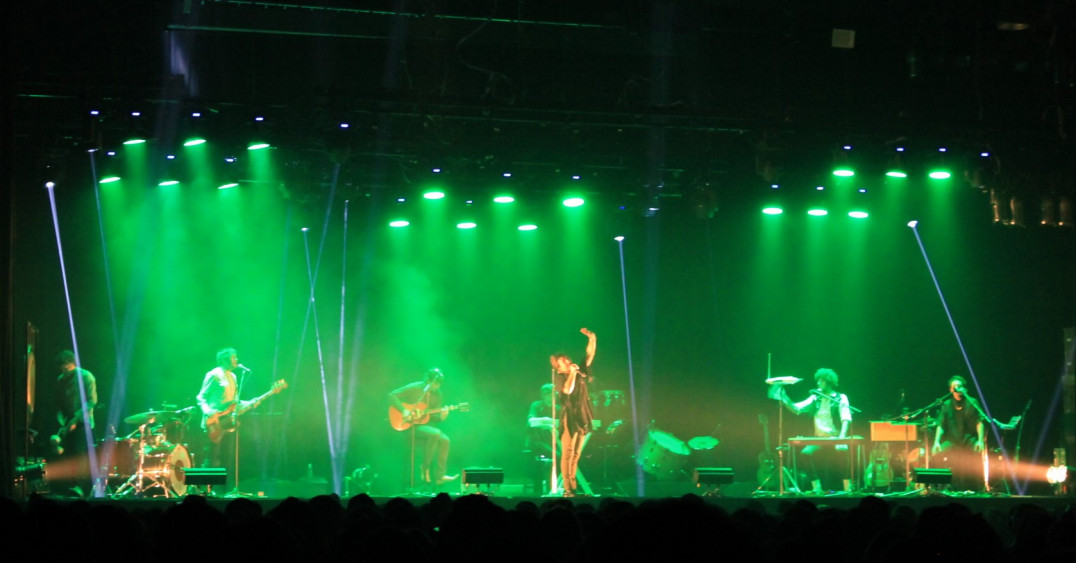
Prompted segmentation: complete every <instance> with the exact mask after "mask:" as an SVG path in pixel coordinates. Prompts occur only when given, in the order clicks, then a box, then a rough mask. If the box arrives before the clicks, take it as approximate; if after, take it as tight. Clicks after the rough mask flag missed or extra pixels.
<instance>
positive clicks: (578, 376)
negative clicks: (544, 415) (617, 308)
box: [549, 327, 598, 497]
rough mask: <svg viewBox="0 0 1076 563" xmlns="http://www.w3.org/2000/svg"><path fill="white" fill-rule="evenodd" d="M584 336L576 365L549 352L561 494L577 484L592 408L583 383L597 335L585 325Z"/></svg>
mask: <svg viewBox="0 0 1076 563" xmlns="http://www.w3.org/2000/svg"><path fill="white" fill-rule="evenodd" d="M579 332H581V333H583V334H584V335H585V336H586V337H587V349H586V354H585V357H586V359H585V360H584V362H583V365H582V366H580V365H578V364H576V363H574V362H572V360H571V358H569V357H568V355H567V354H561V353H557V354H553V355H551V356H549V363H550V364H551V365H552V366H553V372H554V373H553V379H554V381H553V387H554V389H555V390H556V392H557V405H558V406H559V408H560V413H559V414H560V416H559V417H558V418H559V423H560V428H561V431H560V432H561V434H560V450H561V457H560V473H561V479H562V480H563V482H564V496H566V497H573V496H575V494H576V490H577V489H578V487H579V483H578V481H577V480H576V471H577V470H578V468H579V458H581V457H582V456H583V446H584V445H586V439H587V436H588V435H589V434H590V432H591V430H593V426H592V421H593V419H594V412H593V411H592V410H591V405H590V394H589V393H588V391H587V383H588V381H589V380H590V378H591V373H590V365H591V363H593V362H594V354H595V352H597V350H598V336H597V335H596V334H594V332H593V331H591V330H589V329H587V328H585V327H584V328H581V329H579Z"/></svg>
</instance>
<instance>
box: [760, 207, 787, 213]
mask: <svg viewBox="0 0 1076 563" xmlns="http://www.w3.org/2000/svg"><path fill="white" fill-rule="evenodd" d="M762 212H763V213H765V214H766V215H780V214H782V213H784V212H785V210H784V209H781V208H780V207H776V206H772V205H771V206H770V207H763V208H762Z"/></svg>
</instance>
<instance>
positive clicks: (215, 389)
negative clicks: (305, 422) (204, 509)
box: [198, 348, 248, 478]
mask: <svg viewBox="0 0 1076 563" xmlns="http://www.w3.org/2000/svg"><path fill="white" fill-rule="evenodd" d="M245 369H246V368H244V367H242V366H241V365H240V363H239V356H238V354H237V353H236V351H235V349H234V348H224V349H223V350H221V351H219V352H217V367H215V368H213V369H211V370H209V372H208V373H206V374H205V379H203V380H202V389H201V391H199V392H198V406H199V407H200V408H201V409H202V430H206V431H207V432H206V440H205V455H204V457H203V466H207V467H224V468H226V470H227V472H228V475H229V476H230V477H231V478H234V477H235V433H234V432H225V433H224V434H223V435H222V436H221V437H220V439H219V440H217V441H216V442H214V441H213V440H210V439H209V436H208V429H207V427H206V421H207V419H209V418H210V417H211V416H213V415H215V414H219V413H222V412H224V411H226V410H227V409H228V408H229V407H232V406H233V404H234V405H235V409H234V410H233V411H232V412H236V411H238V410H240V409H241V408H242V407H245V406H247V404H248V403H247V402H245V401H239V403H238V404H235V403H236V401H237V400H238V399H239V384H238V382H237V380H236V372H237V371H239V372H242V371H244V370H245ZM228 417H229V415H228V414H224V415H223V416H222V417H221V418H222V420H221V422H222V423H224V424H229V425H230V424H231V423H233V422H234V421H232V420H227V418H228Z"/></svg>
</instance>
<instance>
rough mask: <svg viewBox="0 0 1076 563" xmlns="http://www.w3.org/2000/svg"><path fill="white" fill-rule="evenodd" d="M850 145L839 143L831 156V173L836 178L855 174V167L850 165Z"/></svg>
mask: <svg viewBox="0 0 1076 563" xmlns="http://www.w3.org/2000/svg"><path fill="white" fill-rule="evenodd" d="M851 153H852V145H841V148H840V150H838V151H837V152H836V153H835V154H834V156H833V175H834V176H836V177H838V178H851V177H852V176H855V175H856V169H855V167H854V166H852V158H851Z"/></svg>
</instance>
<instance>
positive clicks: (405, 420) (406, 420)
mask: <svg viewBox="0 0 1076 563" xmlns="http://www.w3.org/2000/svg"><path fill="white" fill-rule="evenodd" d="M403 406H404V409H406V410H408V411H411V412H410V414H408V415H407V416H406V417H405V416H404V414H403V411H401V410H400V409H398V408H396V407H395V406H390V407H389V424H391V425H392V427H393V428H394V429H396V430H407V429H408V428H411V426H413V425H415V424H426V423H428V422H429V421H430V415H431V414H433V413H436V412H440V411H446V412H447V411H457V410H458V411H460V412H467V411H469V410H471V405H469V404H467V403H460V404H458V405H449V406H447V407H440V408H436V409H429V408H426V403H414V404H408V403H403Z"/></svg>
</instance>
